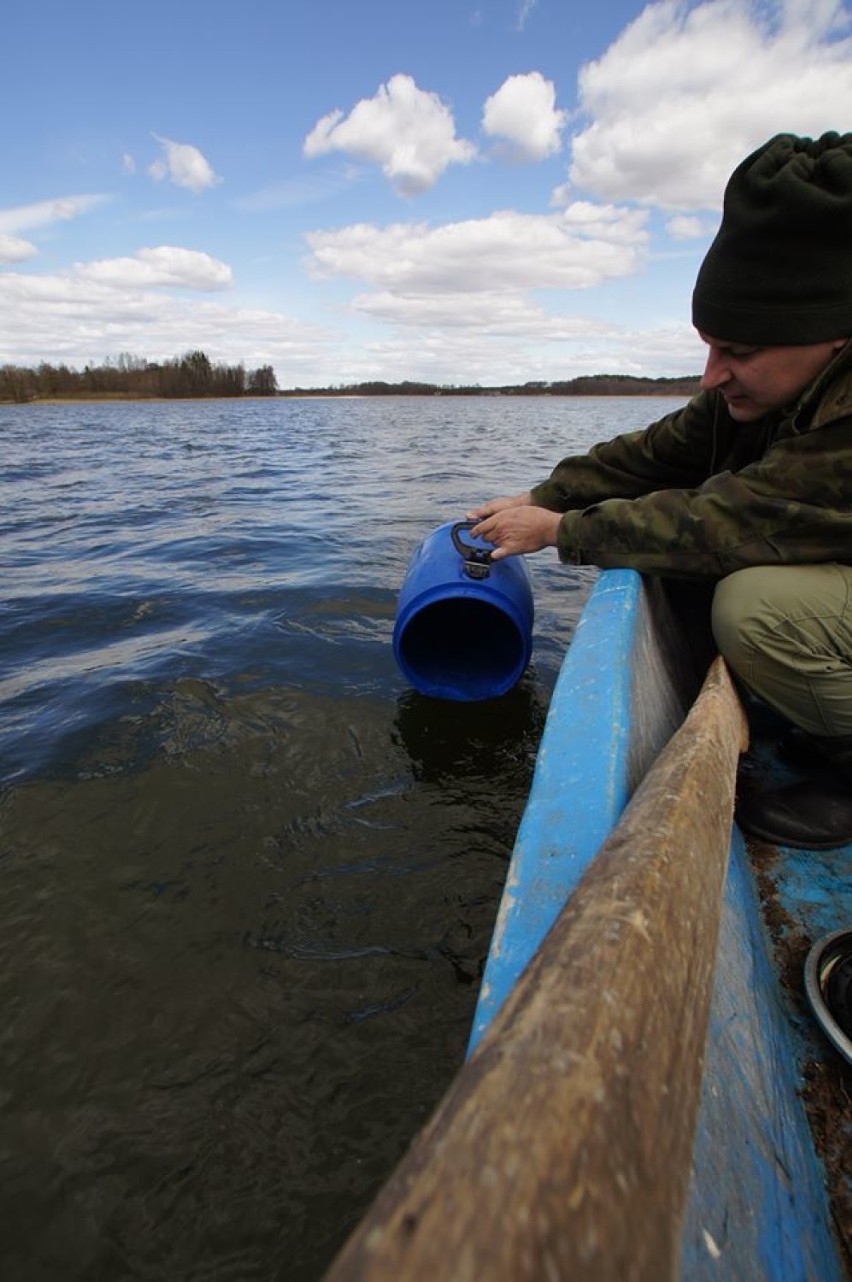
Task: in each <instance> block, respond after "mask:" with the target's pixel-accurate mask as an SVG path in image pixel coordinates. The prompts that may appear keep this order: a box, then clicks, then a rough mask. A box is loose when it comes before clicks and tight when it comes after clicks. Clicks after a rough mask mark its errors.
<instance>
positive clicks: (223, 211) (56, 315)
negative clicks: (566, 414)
mask: <svg viewBox="0 0 852 1282" xmlns="http://www.w3.org/2000/svg"><path fill="white" fill-rule="evenodd" d="M3 44H4V55H3V76H2V82H0V105H2V108H3V117H4V119H5V120H6V128H5V130H4V135H5V136H4V140H3V142H2V144H0V154H2V156H3V164H2V167H0V175H2V177H0V365H3V364H16V365H37V364H39V363H41V362H42V361H46V362H48V363H51V364H60V363H65V364H67V365H70V366H72V367H74V368H78V369H79V368H82V367H83V366H85V365H86V364H87V363H93V364H101V363H103V362H105V361H107V360H115V359H118V358H119V357H120V356H121V355H122V354H128V355H130V356H133V357H135V358H138V359H145V360H151V361H157V360H163V359H168V358H171V357H176V356H181V355H183V354H184V353H185V352H187V351H190V350H196V349H201V350H203V351H205V352H206V353H207V355H208V356H209V357H210V358H211V360H213V361H214V362H224V363H226V364H236V363H238V362H243V363H244V364H245V366H246V368H247V369H254V368H257V367H258V366H261V365H272V366H273V368H274V369H275V372H276V376H277V379H278V383H279V386H281V387H282V388H292V387H324V386H340V385H346V384H351V383H357V382H363V381H368V380H372V379H384V380H386V381H388V382H398V381H401V380H404V379H413V380H425V381H427V382H430V383H436V384H443V385H448V384H449V385H460V384H468V385H469V384H477V383H478V384H481V385H482V386H489V385H492V386H493V385H499V384H507V383H512V384H514V383H525V382H529V381H539V380H544V381H552V380H557V379H567V378H573V377H576V376H578V375H582V374H594V373H622V374H635V375H642V376H651V377H654V376H675V375H679V374H691V373H696V372H699V371H700V370H701V368H702V365H703V347H702V344H701V342H700V340H699V339H698V338H697V336H696V335H695V333H694V331H693V330H692V328H691V325H690V322H689V314H690V297H691V292H692V286H693V283H694V279H695V274H696V272H697V269H698V266H699V264H700V262H701V259H702V257H703V255H704V253H705V251H706V249H707V246H708V245H709V243H710V241H711V240H712V237H713V235H714V233H715V230H716V228H717V226H718V222H719V216H720V210H721V199H722V193H723V189H724V185H725V181H726V179H727V177H728V175H729V174H730V172H731V170H732V169H733V167H734V166H735V165H736V164H737V163H738V162H739V161H740V160H741V159H742V158H743V157H744V156H745V155H747V154H748V153H749V152H750V151H752V150H753V149H754V148H756V147H757V146H759V145H761V144H762V143H763V142H765V141H766V140H767V139H769V138H770V137H772V136H773V135H774V134H776V133H782V132H783V133H796V134H806V135H810V136H812V137H817V136H819V135H820V134H821V133H823V132H825V131H826V130H832V129H833V130H837V131H839V132H841V133H845V132H849V131H852V0H850V3H844V2H843V0H786V2H781V3H779V2H778V0H759V2H757V3H755V2H754V0H702V2H699V3H679V2H676V0H658V2H655V3H651V4H647V5H643V4H642V3H640V2H636V3H633V2H631V0H599V2H598V3H594V2H591V3H590V0H242V3H240V4H233V3H229V4H227V5H226V4H224V3H222V2H221V0H204V2H203V3H200V2H199V0H169V3H165V2H164V0H146V3H145V4H143V5H138V6H116V5H115V4H114V3H109V4H107V3H104V2H102V0H78V3H77V4H74V5H71V4H68V2H67V0H6V4H5V6H4V19H3Z"/></svg>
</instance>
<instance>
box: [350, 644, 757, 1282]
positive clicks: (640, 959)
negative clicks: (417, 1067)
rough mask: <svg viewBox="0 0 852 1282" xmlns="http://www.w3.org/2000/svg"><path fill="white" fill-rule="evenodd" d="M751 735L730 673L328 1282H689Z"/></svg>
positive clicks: (689, 724)
mask: <svg viewBox="0 0 852 1282" xmlns="http://www.w3.org/2000/svg"><path fill="white" fill-rule="evenodd" d="M746 735H747V730H746V723H745V718H744V716H743V713H742V709H741V708H740V705H739V701H738V699H737V696H736V694H735V692H734V690H733V687H732V685H731V682H730V679H729V677H728V675H727V672H726V670H725V668H724V665H723V663H722V661H721V660H717V661H716V662H715V663H714V664H713V666H712V667H711V670H710V673H709V674H708V677H707V680H706V681H705V684H704V687H703V688H702V692H701V694H700V696H699V698H698V700H697V701H696V703H695V705H694V706H693V708H692V710H691V712H690V714H689V716H688V718H687V720H686V722H685V723H684V725H683V726H682V727H681V728H680V730H679V731H678V732H677V733H676V734H675V736H674V737H673V738H672V740H671V741H670V742H669V744H668V745H667V746H666V748H665V749H664V751H663V752H662V753H661V755H660V757H659V759H658V761H657V762H656V763H655V765H654V767H653V769H652V770H651V771H650V772H649V774H648V775H647V776H646V778H645V780H644V781H643V783H642V784H641V786H640V787H639V789H638V790H637V792H636V794H635V796H634V797H633V799H632V801H631V803H630V805H629V806H628V808H627V810H626V811H625V814H624V816H623V818H622V821H621V823H620V824H619V825H618V827H617V828H616V830H615V831H614V832H613V833H612V835H611V836H610V838H609V839H608V840H607V842H606V843H605V844H604V846H603V848H602V850H601V852H600V854H599V856H598V858H597V859H596V860H595V862H594V864H593V865H592V867H591V868H590V869H589V870H588V871H587V873H586V874H585V875H584V877H583V879H582V881H581V882H580V885H579V886H578V888H577V890H576V892H575V893H574V895H573V896H572V898H571V900H570V901H569V903H568V904H567V905H566V907H565V908H564V909H563V911H562V913H561V914H560V916H559V918H558V920H557V922H556V924H555V925H554V927H553V929H552V930H551V931H550V933H549V934H548V936H547V938H546V939H545V941H544V943H543V945H542V947H541V948H540V949H539V951H538V953H537V954H536V956H535V958H534V959H533V961H532V962H531V964H530V965H529V966H528V968H527V970H526V971H525V972H524V974H523V976H522V977H521V979H520V980H519V982H518V984H517V985H516V987H515V989H514V991H513V993H512V995H511V996H510V998H509V999H508V1001H507V1002H506V1004H505V1006H504V1007H503V1009H502V1011H501V1013H500V1014H499V1016H498V1017H497V1018H496V1020H495V1021H494V1023H493V1025H492V1026H491V1028H490V1029H489V1031H488V1033H487V1034H486V1036H485V1038H484V1039H483V1041H482V1043H481V1045H480V1047H479V1049H478V1050H477V1052H476V1053H475V1054H474V1056H473V1057H472V1059H471V1060H470V1061H469V1062H468V1063H467V1065H466V1066H465V1067H464V1069H463V1070H462V1071H461V1072H460V1074H459V1076H458V1078H457V1079H456V1081H455V1083H454V1084H453V1086H452V1087H451V1088H450V1090H449V1092H448V1094H447V1096H446V1097H445V1099H444V1101H443V1103H442V1104H441V1106H440V1107H439V1109H438V1111H437V1113H436V1114H435V1116H434V1117H433V1119H432V1121H431V1122H430V1123H429V1125H428V1126H427V1127H426V1128H425V1129H424V1131H423V1132H422V1134H421V1135H420V1137H419V1138H418V1139H417V1140H416V1141H415V1143H414V1145H413V1146H412V1148H411V1150H410V1151H409V1153H408V1155H407V1157H406V1158H405V1159H404V1161H403V1162H402V1164H401V1165H400V1167H399V1168H398V1170H397V1172H396V1173H395V1175H394V1176H393V1177H392V1178H391V1180H390V1181H389V1183H388V1184H387V1185H386V1187H385V1189H384V1190H383V1191H382V1193H381V1194H380V1195H379V1198H378V1199H377V1201H376V1203H375V1204H374V1206H373V1208H372V1210H371V1212H370V1213H369V1214H368V1216H367V1217H366V1219H365V1220H364V1222H363V1223H362V1225H361V1226H360V1228H359V1229H358V1230H357V1231H356V1233H355V1234H354V1235H353V1237H352V1238H351V1239H350V1240H349V1242H348V1243H347V1245H346V1246H345V1247H344V1250H343V1252H342V1253H341V1255H340V1256H339V1257H338V1259H337V1261H336V1262H335V1264H334V1265H333V1266H332V1268H331V1271H330V1272H329V1274H328V1275H327V1278H328V1282H352V1280H353V1279H360V1280H372V1282H379V1280H381V1282H390V1280H391V1279H393V1282H397V1280H398V1279H400V1278H404V1279H406V1282H420V1280H421V1279H422V1282H426V1280H427V1279H428V1280H429V1282H434V1279H442V1278H452V1279H453V1282H481V1280H482V1279H485V1278H487V1279H489V1282H526V1280H527V1279H529V1280H530V1282H533V1280H535V1282H541V1280H542V1279H550V1278H553V1279H558V1278H570V1277H578V1278H579V1277H582V1278H583V1279H613V1280H615V1279H618V1282H624V1280H625V1279H648V1280H649V1282H650V1280H652V1279H653V1282H661V1279H665V1278H673V1277H675V1276H676V1274H677V1267H678V1261H679V1257H680V1225H681V1218H682V1214H683V1206H684V1201H685V1198H686V1192H687V1187H688V1179H689V1165H690V1155H691V1151H692V1139H693V1131H694V1126H695V1113H696V1108H697V1100H698V1090H699V1083H700V1079H701V1064H702V1056H703V1049H704V1042H705V1035H706V1027H707V1011H708V1005H709V996H710V988H711V979H712V974H713V967H714V960H715V950H716V939H717V932H718V922H719V905H720V901H721V893H722V886H723V882H724V876H725V868H726V862H727V852H728V846H729V837H730V830H731V819H732V813H733V793H734V781H735V775H736V763H737V757H738V754H739V752H740V751H742V750H743V749H744V747H745V742H746Z"/></svg>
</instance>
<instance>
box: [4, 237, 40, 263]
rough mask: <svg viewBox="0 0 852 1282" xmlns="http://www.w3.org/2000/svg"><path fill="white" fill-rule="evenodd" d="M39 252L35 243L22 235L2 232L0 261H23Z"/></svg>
mask: <svg viewBox="0 0 852 1282" xmlns="http://www.w3.org/2000/svg"><path fill="white" fill-rule="evenodd" d="M37 253H38V250H37V249H36V247H35V245H33V244H31V243H30V242H29V241H28V240H21V238H20V236H7V235H6V234H5V233H4V232H0V263H23V262H26V260H27V259H28V258H33V257H35V255H36V254H37Z"/></svg>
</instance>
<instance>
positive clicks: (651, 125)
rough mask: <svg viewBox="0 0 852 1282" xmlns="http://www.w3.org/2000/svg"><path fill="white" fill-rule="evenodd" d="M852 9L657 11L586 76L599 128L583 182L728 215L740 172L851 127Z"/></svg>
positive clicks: (582, 87)
mask: <svg viewBox="0 0 852 1282" xmlns="http://www.w3.org/2000/svg"><path fill="white" fill-rule="evenodd" d="M848 27H849V14H848V11H847V10H846V9H845V7H844V5H843V3H842V0H783V2H781V3H776V4H774V5H771V6H767V5H765V4H763V3H761V2H760V0H705V3H703V4H699V5H697V6H694V7H690V6H689V5H688V4H686V3H683V2H681V0H661V2H660V3H656V4H651V5H649V6H648V7H647V8H646V9H645V10H644V11H643V12H642V14H641V15H640V16H639V17H638V18H637V19H636V20H635V22H633V23H631V24H630V26H628V27H627V28H626V29H625V30H624V31H623V32H622V33H621V35H620V36H619V37H618V39H617V40H616V41H615V42H614V43H613V44H612V45H611V46H610V47H609V49H608V50H607V51H606V53H605V54H604V55H603V57H601V58H599V59H598V60H597V61H595V62H591V63H588V64H587V65H586V66H585V67H583V68H582V70H581V72H580V77H579V96H580V107H581V111H582V113H583V114H584V115H585V116H586V117H587V118H589V119H590V120H591V123H590V124H589V125H588V126H587V127H586V128H584V129H583V130H581V131H580V132H579V133H578V134H577V135H576V136H575V137H574V140H573V163H572V165H571V169H570V177H571V180H572V182H573V183H574V184H575V185H577V186H579V187H581V188H582V189H583V190H585V191H587V192H591V193H593V194H594V195H595V196H597V197H599V198H600V199H604V200H626V199H632V200H638V201H641V202H643V203H646V204H655V205H658V206H660V207H661V208H663V209H671V210H698V209H717V208H718V207H719V205H720V198H721V193H722V189H723V187H724V184H725V181H726V179H727V177H728V175H729V173H730V171H731V169H732V168H733V167H734V165H735V164H736V163H737V162H738V161H739V160H741V159H742V157H743V156H745V155H746V154H748V152H749V151H751V150H753V149H754V148H755V147H756V146H759V145H760V144H761V143H762V142H764V141H766V139H768V138H770V137H771V136H772V135H773V134H775V133H781V132H785V131H789V132H791V133H799V134H811V135H819V134H821V133H823V132H824V131H826V130H828V129H841V130H842V129H844V128H848V124H849V120H850V117H852V40H850V39H849V37H848V35H844V34H843V33H844V32H848Z"/></svg>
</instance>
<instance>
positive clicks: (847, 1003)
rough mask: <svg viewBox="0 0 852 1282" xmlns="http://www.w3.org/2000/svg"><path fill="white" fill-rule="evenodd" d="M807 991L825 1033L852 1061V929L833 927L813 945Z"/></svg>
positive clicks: (806, 978) (806, 972) (850, 1061)
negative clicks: (828, 933)
mask: <svg viewBox="0 0 852 1282" xmlns="http://www.w3.org/2000/svg"><path fill="white" fill-rule="evenodd" d="M805 993H806V994H807V998H808V1001H809V1002H810V1004H811V1010H812V1011H813V1013H814V1015H815V1017H816V1019H817V1022H818V1023H819V1025H820V1027H821V1028H822V1030H823V1032H824V1033H825V1035H826V1037H827V1038H828V1040H829V1041H830V1042H831V1044H832V1045H833V1046H834V1048H835V1050H837V1051H839V1053H840V1054H841V1055H842V1056H843V1058H844V1059H845V1060H846V1061H847V1062H848V1063H849V1064H852V930H835V931H832V933H831V934H830V935H823V937H822V939H819V940H817V942H816V943H815V944H814V946H813V948H811V950H810V952H809V953H808V955H807V958H806V959H805Z"/></svg>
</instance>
